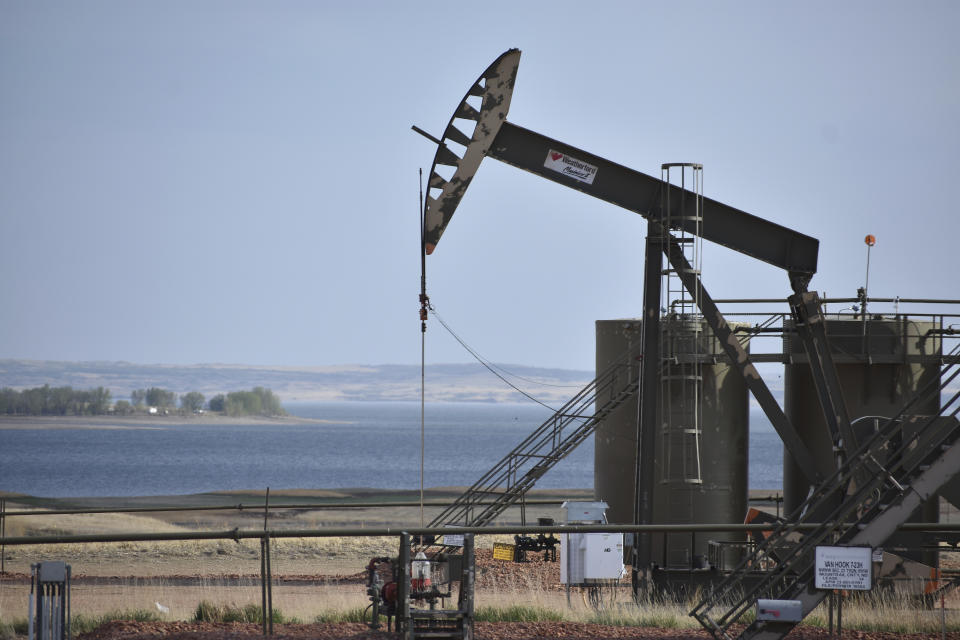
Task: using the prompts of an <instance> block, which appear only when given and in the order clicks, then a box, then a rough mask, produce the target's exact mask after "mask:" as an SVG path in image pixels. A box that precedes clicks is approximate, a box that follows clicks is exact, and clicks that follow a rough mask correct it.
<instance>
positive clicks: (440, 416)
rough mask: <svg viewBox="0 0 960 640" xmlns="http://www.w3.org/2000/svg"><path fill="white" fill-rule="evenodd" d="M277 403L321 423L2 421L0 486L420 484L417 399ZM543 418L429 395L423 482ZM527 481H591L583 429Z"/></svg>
mask: <svg viewBox="0 0 960 640" xmlns="http://www.w3.org/2000/svg"><path fill="white" fill-rule="evenodd" d="M285 408H286V409H287V411H288V412H290V413H291V414H293V415H296V416H300V417H305V418H319V419H323V420H329V421H330V422H326V423H293V422H286V423H285V422H279V423H276V422H274V423H266V424H251V425H231V424H210V423H204V422H185V423H182V424H179V423H172V422H169V421H163V422H158V423H157V424H156V425H150V424H146V425H144V426H143V427H142V428H131V429H111V428H107V427H105V428H103V429H100V428H84V429H4V428H2V426H3V423H2V422H0V490H4V491H12V492H17V493H27V494H31V495H36V496H45V497H80V496H85V497H86V496H89V497H93V496H97V497H101V496H142V495H177V494H191V493H203V492H211V491H228V490H245V489H246V490H249V489H263V488H265V487H271V488H272V489H275V490H277V489H295V488H304V489H328V488H329V489H334V488H358V487H373V488H382V489H416V488H418V487H419V482H420V404H419V403H418V402H378V403H374V402H330V403H287V404H286V405H285ZM549 415H550V412H549V411H548V410H547V409H545V408H543V407H540V406H537V405H532V404H488V403H431V404H428V405H427V408H426V420H425V435H426V438H425V441H426V445H425V455H426V464H425V471H424V485H425V486H426V487H443V486H462V485H471V484H473V483H474V482H475V481H476V480H477V479H478V478H479V477H480V476H481V475H482V474H483V473H485V472H486V471H488V470H489V469H490V468H491V467H493V466H494V464H496V463H497V462H498V461H499V460H500V459H501V458H503V456H505V455H506V454H507V453H509V452H510V450H511V449H513V447H514V446H516V445H517V444H518V443H519V442H520V441H522V440H523V439H524V438H525V437H526V436H527V435H529V434H530V432H532V431H533V430H534V429H535V428H536V427H537V426H538V425H540V424H541V423H542V422H543V421H544V420H546V419H547V418H548V417H549ZM751 420H752V424H753V427H752V430H751V437H750V468H749V486H750V487H752V488H757V489H779V488H781V486H782V472H781V466H782V445H781V444H780V439H779V437H778V436H777V434H776V433H775V432H774V431H773V429H772V428H771V427H770V425H769V423H768V422H767V421H766V418H765V417H764V416H763V414H762V413H761V412H759V411H752V412H751ZM110 421H111V419H105V420H104V424H105V425H109V424H110ZM537 486H538V487H541V488H553V489H580V488H592V487H593V440H592V438H591V439H588V440H587V441H586V442H584V443H583V444H582V445H581V446H580V447H579V448H578V449H576V450H575V451H574V452H573V453H571V454H570V455H569V456H568V457H567V458H566V459H564V460H562V461H561V462H560V463H559V464H558V465H557V466H556V467H554V469H553V470H551V471H550V472H549V473H548V474H547V475H545V476H544V477H543V478H542V479H541V480H540V481H539V482H538V484H537Z"/></svg>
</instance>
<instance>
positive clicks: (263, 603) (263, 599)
mask: <svg viewBox="0 0 960 640" xmlns="http://www.w3.org/2000/svg"><path fill="white" fill-rule="evenodd" d="M260 612H261V614H262V615H261V618H262V620H261V621H260V626H261V627H262V631H263V635H267V545H266V540H264V538H260Z"/></svg>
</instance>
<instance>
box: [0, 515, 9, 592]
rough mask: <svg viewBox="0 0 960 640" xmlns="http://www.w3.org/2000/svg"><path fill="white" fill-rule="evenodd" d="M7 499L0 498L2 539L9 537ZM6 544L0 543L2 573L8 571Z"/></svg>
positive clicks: (0, 534) (0, 568)
mask: <svg viewBox="0 0 960 640" xmlns="http://www.w3.org/2000/svg"><path fill="white" fill-rule="evenodd" d="M6 513H7V499H6V498H0V539H2V538H6V537H7V518H6ZM6 551H7V549H6V545H5V544H0V575H3V574H5V573H6V572H7V553H6Z"/></svg>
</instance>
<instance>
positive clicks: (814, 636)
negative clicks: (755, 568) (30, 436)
mask: <svg viewBox="0 0 960 640" xmlns="http://www.w3.org/2000/svg"><path fill="white" fill-rule="evenodd" d="M261 633H262V631H261V628H260V626H259V625H255V624H240V623H231V624H213V623H194V622H169V623H164V622H142V623H137V622H126V621H119V622H111V623H109V624H106V625H103V626H101V627H100V628H98V629H97V630H96V631H94V632H92V633H86V634H83V635H80V636H78V637H77V638H78V640H157V639H160V638H164V639H166V640H228V639H230V638H246V637H250V638H253V637H256V636H260V637H262V636H261ZM474 636H475V638H477V640H547V639H553V638H563V639H564V640H608V639H609V640H629V639H635V640H710V639H711V636H710V634H708V633H707V632H706V631H702V630H695V631H691V630H678V629H656V628H651V627H615V626H610V625H599V624H587V623H578V622H497V623H493V622H478V623H476V626H475V628H474ZM272 637H273V638H276V639H277V640H285V639H286V638H292V639H296V640H304V639H306V638H310V639H312V640H392V639H394V638H399V637H400V636H399V634H396V633H387V632H385V631H373V630H371V629H369V628H368V627H367V626H366V625H364V624H362V623H355V622H347V623H336V624H333V623H331V624H304V625H275V626H274V635H273V636H272ZM787 637H788V638H793V639H795V640H825V639H827V638H830V637H831V636H830V634H829V633H828V632H827V630H826V629H813V628H806V627H805V628H798V629H795V630H794V631H792V632H791V633H790V635H789V636H787ZM833 637H836V636H835V635H834V636H833ZM937 637H940V636H939V635H938V636H937ZM843 638H846V639H848V640H852V639H856V640H930V638H931V636H930V635H929V634H919V633H910V634H895V633H886V632H861V631H844V632H843ZM945 638H946V639H948V640H958V639H960V633H954V632H951V633H948V634H946V636H945Z"/></svg>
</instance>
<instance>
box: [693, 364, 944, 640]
mask: <svg viewBox="0 0 960 640" xmlns="http://www.w3.org/2000/svg"><path fill="white" fill-rule="evenodd" d="M955 351H956V350H955ZM951 355H955V354H951ZM944 360H945V361H946V362H948V363H949V364H947V365H946V366H945V367H944V369H943V370H942V372H941V376H940V379H939V381H938V383H934V384H932V385H930V387H929V388H927V389H924V390H923V391H921V393H919V394H917V396H916V397H915V398H914V399H913V400H911V401H910V402H908V403H907V404H906V405H905V406H904V407H903V409H902V410H901V411H900V413H899V414H898V415H897V416H895V417H894V418H891V419H890V420H888V421H887V422H886V424H885V425H883V426H882V428H880V429H879V430H878V431H877V432H876V433H875V434H874V435H873V436H872V437H870V438H868V439H866V441H865V442H863V443H862V444H861V445H860V446H859V447H858V448H857V449H856V450H855V451H854V452H853V453H852V454H851V455H850V456H849V458H848V459H847V460H846V461H845V462H844V464H843V465H842V466H841V467H840V468H839V469H838V470H837V472H836V473H834V474H833V475H832V476H831V477H830V478H828V479H827V480H825V481H824V482H823V483H822V484H821V485H820V486H819V487H817V488H816V489H815V490H814V491H813V492H812V493H811V495H810V497H809V498H808V499H807V501H806V502H805V503H804V504H803V505H802V506H801V508H800V509H799V513H800V514H804V515H803V516H801V517H800V518H799V519H796V520H794V521H792V522H788V523H785V524H783V525H781V526H780V527H778V528H777V529H775V530H774V531H773V533H772V534H771V535H769V536H768V537H767V538H766V539H765V540H764V542H763V544H761V545H759V546H758V547H757V548H756V550H755V551H754V553H753V554H752V555H751V556H749V557H747V558H746V559H745V560H744V561H743V562H742V563H741V564H740V566H739V567H738V568H737V569H736V570H734V571H733V573H732V574H731V575H730V576H729V577H728V578H727V579H726V580H725V581H723V582H722V583H720V584H719V585H717V586H716V587H715V588H714V589H713V590H712V591H711V592H710V593H709V594H708V595H707V597H706V598H705V599H704V600H703V601H702V602H701V603H700V604H698V605H697V606H696V607H695V608H694V609H693V611H691V612H690V615H691V616H693V617H695V618H696V619H697V620H698V621H699V622H700V623H701V624H702V625H703V626H704V628H705V629H707V631H709V632H710V633H712V634H713V636H714V637H715V638H718V639H719V638H723V639H731V638H733V637H734V636H733V635H732V634H733V633H734V632H733V631H731V627H732V626H733V625H735V624H737V622H738V621H739V620H740V619H741V618H742V617H743V615H744V614H745V613H747V612H748V611H750V610H751V609H752V608H753V606H754V605H755V604H756V602H757V600H758V599H762V598H769V599H775V600H798V601H800V602H801V605H802V612H803V616H804V617H805V616H807V615H808V614H810V612H812V611H813V610H814V609H815V608H816V606H817V605H818V604H819V603H820V602H821V601H823V599H824V598H826V596H827V595H828V593H829V592H828V591H826V590H817V589H816V588H815V587H814V584H815V581H814V578H815V576H814V571H815V552H816V547H817V546H819V545H830V546H870V547H877V546H880V545H882V544H883V543H884V542H885V541H886V540H887V539H888V538H889V537H890V536H891V535H892V534H893V533H894V531H895V530H896V529H897V527H898V526H900V525H901V524H902V523H904V522H906V520H907V519H908V518H909V517H910V515H911V513H913V512H914V510H915V509H916V508H917V507H918V506H920V504H921V503H922V502H923V501H924V500H926V499H928V498H929V497H931V496H933V495H934V494H935V493H936V491H937V490H938V489H939V488H940V487H941V486H943V485H944V484H945V483H946V482H948V481H949V480H950V479H951V478H952V477H953V476H954V475H955V474H956V473H957V472H958V471H960V422H958V421H957V419H956V415H957V413H958V411H960V402H958V398H960V392H957V393H955V394H953V395H952V396H950V398H949V400H948V401H946V402H945V403H944V404H943V405H942V409H941V411H940V414H939V415H937V416H922V417H911V407H912V406H914V405H916V404H917V403H918V402H920V401H921V400H922V398H923V397H929V396H930V394H934V393H936V394H941V393H943V392H944V390H945V389H947V388H948V385H949V384H950V383H951V382H953V381H954V379H955V378H956V377H957V375H958V374H960V368H958V367H957V366H956V364H955V363H954V362H953V360H954V359H953V358H945V359H944ZM938 384H939V386H938ZM822 513H827V514H829V516H828V517H825V518H824V522H823V523H816V526H815V528H814V529H812V530H809V529H807V528H804V527H802V526H800V525H807V524H812V523H810V522H809V520H810V517H809V516H808V515H807V514H822ZM798 539H799V542H795V540H798ZM770 558H775V559H776V561H777V564H776V566H775V568H774V569H773V570H772V571H770V572H768V573H767V574H766V575H764V576H763V578H762V579H761V580H760V581H758V582H753V583H751V586H750V587H747V586H746V581H745V577H746V576H747V575H748V574H749V572H750V570H751V568H755V567H757V566H760V564H761V561H762V560H768V559H770ZM753 575H755V574H753ZM796 624H798V623H797V622H784V621H779V620H778V621H763V620H755V621H753V622H752V623H751V624H750V625H748V626H747V627H746V628H745V629H744V630H743V632H742V633H741V634H740V636H739V637H740V638H751V639H752V638H763V639H773V638H782V637H783V636H785V635H786V634H787V633H789V632H790V630H791V629H793V627H794V626H796Z"/></svg>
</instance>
